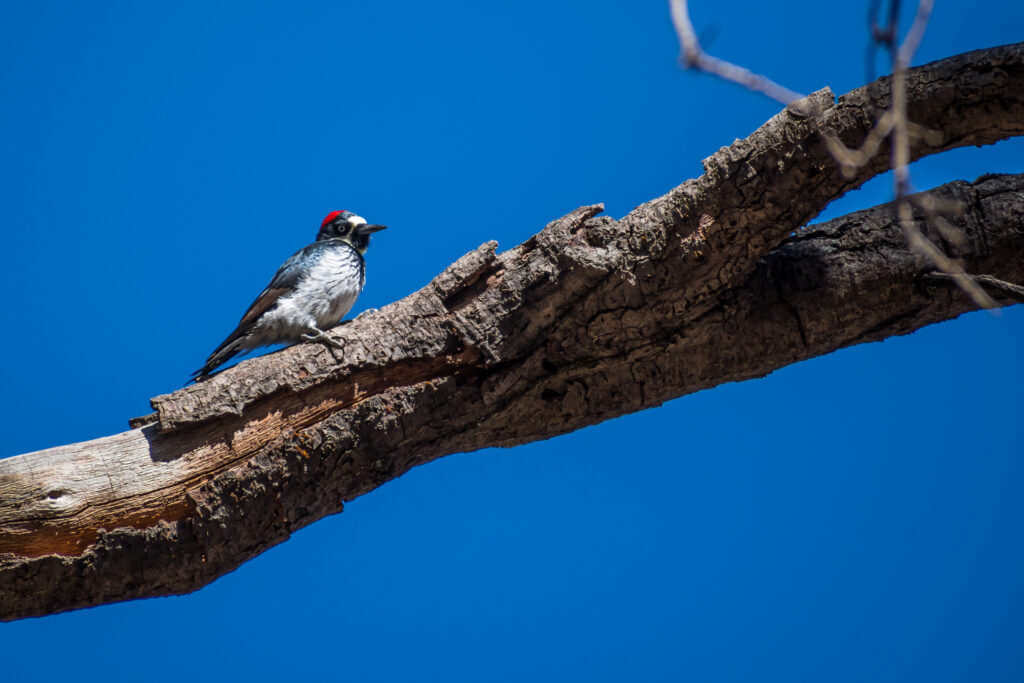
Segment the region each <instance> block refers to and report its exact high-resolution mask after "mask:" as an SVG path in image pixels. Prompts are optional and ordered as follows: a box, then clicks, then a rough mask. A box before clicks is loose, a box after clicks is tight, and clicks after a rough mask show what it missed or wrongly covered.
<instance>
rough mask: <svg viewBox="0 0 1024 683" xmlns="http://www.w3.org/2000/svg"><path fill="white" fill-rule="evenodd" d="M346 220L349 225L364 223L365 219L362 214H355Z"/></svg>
mask: <svg viewBox="0 0 1024 683" xmlns="http://www.w3.org/2000/svg"><path fill="white" fill-rule="evenodd" d="M348 222H349V224H350V225H366V219H365V218H363V217H362V216H356V215H352V216H349V217H348Z"/></svg>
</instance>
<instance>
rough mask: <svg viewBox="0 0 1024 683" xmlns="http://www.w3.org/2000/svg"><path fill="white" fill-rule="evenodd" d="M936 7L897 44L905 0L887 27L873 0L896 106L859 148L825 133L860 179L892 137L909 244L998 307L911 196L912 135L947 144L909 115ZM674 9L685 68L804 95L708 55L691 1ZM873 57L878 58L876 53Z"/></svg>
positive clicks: (978, 299) (943, 227)
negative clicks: (911, 89) (919, 56)
mask: <svg viewBox="0 0 1024 683" xmlns="http://www.w3.org/2000/svg"><path fill="white" fill-rule="evenodd" d="M933 6H934V0H920V1H919V3H918V6H917V12H916V13H915V15H914V22H913V24H912V25H911V27H910V29H909V30H908V31H907V35H906V36H905V37H904V39H903V42H902V43H899V44H897V37H898V35H899V12H900V0H890V3H889V16H888V23H887V25H886V26H884V27H882V26H881V25H880V24H879V23H878V15H879V14H880V12H881V0H871V5H870V9H869V13H868V17H869V22H870V24H871V37H872V45H883V46H885V48H886V49H887V50H888V52H889V56H890V61H891V63H892V78H891V80H890V88H891V103H890V106H889V108H888V109H886V110H885V112H884V113H883V114H882V115H881V116H880V117H879V119H878V121H877V122H876V123H875V125H874V127H872V129H871V130H870V131H868V134H867V136H866V137H865V139H864V142H863V143H862V144H861V146H860V147H858V148H856V149H851V148H849V147H847V146H846V145H845V144H844V143H843V142H842V140H840V139H839V137H838V136H837V135H836V134H835V133H834V132H832V131H828V130H826V131H822V133H821V136H822V139H823V140H824V141H825V146H826V147H827V148H828V150H829V153H830V154H831V155H832V157H833V158H834V159H835V161H836V163H837V164H838V165H839V167H840V170H841V172H842V173H843V176H844V177H846V178H853V177H855V176H856V172H857V170H858V169H859V168H862V167H863V166H864V165H866V164H867V163H868V162H869V161H870V160H871V159H872V158H874V156H875V155H876V154H877V153H878V150H879V148H880V147H881V145H882V143H883V142H884V141H885V140H886V139H887V138H888V139H889V140H891V153H890V159H891V168H892V171H893V193H894V194H895V196H896V198H897V199H898V200H900V203H899V211H898V213H899V216H900V220H901V223H902V224H903V234H904V237H905V239H906V241H907V245H908V246H909V247H910V249H911V250H912V251H915V252H917V253H919V254H921V255H923V256H924V257H926V258H927V259H928V260H929V261H931V263H932V265H934V266H935V267H936V268H938V269H939V270H940V271H943V272H945V273H948V274H949V276H950V277H951V278H952V279H953V280H954V281H955V282H956V283H957V284H958V285H959V286H960V287H961V288H962V289H963V290H964V292H965V293H967V295H968V296H970V297H971V299H972V300H973V301H974V303H975V304H977V305H978V306H980V307H982V308H995V307H997V305H998V304H996V302H995V301H994V300H993V299H992V298H991V297H990V296H988V294H986V293H985V291H984V290H983V289H982V288H981V287H980V286H978V284H977V283H976V282H975V281H974V280H972V279H971V277H970V276H969V275H968V274H967V273H965V272H964V270H963V268H961V267H960V265H959V264H958V263H957V262H956V261H954V260H953V259H951V258H949V256H947V255H946V254H945V253H944V252H943V251H942V249H940V248H939V247H937V246H936V245H935V244H933V243H932V242H931V240H929V239H928V238H927V237H926V236H925V235H924V233H922V232H921V230H920V228H919V227H918V225H917V223H916V222H915V221H914V216H913V209H912V207H911V203H910V200H908V199H907V198H908V197H909V196H910V194H911V193H912V192H913V184H912V183H911V180H910V140H911V138H922V139H924V140H925V141H927V142H929V143H930V144H938V143H940V142H941V133H938V132H937V131H932V130H928V129H927V128H924V127H922V126H919V125H917V124H915V123H913V122H912V121H910V119H909V118H908V116H907V93H906V70H907V67H908V66H909V65H910V61H911V60H912V59H913V56H914V54H915V53H916V52H917V49H918V47H919V46H920V44H921V40H922V38H923V37H924V33H925V29H926V28H927V26H928V19H929V18H930V17H931V12H932V8H933ZM669 9H670V11H671V14H672V23H673V25H674V26H675V29H676V34H677V35H678V37H679V45H680V51H679V61H680V63H681V64H682V66H683V67H684V68H687V69H696V70H698V71H705V72H708V73H711V74H714V75H716V76H718V77H719V78H723V79H725V80H727V81H730V82H733V83H736V84H738V85H742V86H744V87H745V88H747V89H749V90H752V91H755V92H759V93H762V94H764V95H767V96H768V97H771V98H772V99H774V100H777V101H778V102H781V103H782V104H785V105H792V104H793V102H794V101H795V100H798V99H801V98H802V96H801V95H800V94H799V93H797V92H795V91H793V90H790V89H789V88H786V87H785V86H782V85H779V84H778V83H775V82H774V81H772V80H770V79H769V78H767V77H765V76H762V75H760V74H755V73H754V72H752V71H750V70H749V69H745V68H743V67H740V66H737V65H735V64H732V63H730V62H726V61H724V60H721V59H718V58H717V57H712V56H710V55H708V54H707V53H705V52H704V50H703V49H701V46H700V42H699V41H698V40H697V33H696V31H695V30H694V28H693V22H692V21H691V20H690V13H689V7H688V5H687V0H669ZM870 56H871V59H872V60H873V59H874V56H873V54H871V55H870ZM872 64H873V62H872ZM920 208H921V209H922V210H923V211H924V212H925V214H926V219H927V220H928V222H929V223H931V224H932V225H933V226H934V227H935V228H936V229H937V230H938V231H939V232H940V233H941V234H942V236H943V238H944V239H946V240H947V241H948V242H951V243H954V244H957V243H962V241H963V238H962V237H961V236H960V234H959V231H958V230H957V229H956V228H955V227H954V226H953V225H952V224H950V223H949V222H948V221H946V220H944V219H942V218H941V217H940V216H939V215H938V214H937V213H936V212H935V210H934V208H933V207H926V206H923V205H920Z"/></svg>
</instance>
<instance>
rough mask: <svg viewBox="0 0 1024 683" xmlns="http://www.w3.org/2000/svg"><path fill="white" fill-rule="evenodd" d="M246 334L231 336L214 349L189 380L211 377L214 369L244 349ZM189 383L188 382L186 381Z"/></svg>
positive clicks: (197, 380) (195, 380)
mask: <svg viewBox="0 0 1024 683" xmlns="http://www.w3.org/2000/svg"><path fill="white" fill-rule="evenodd" d="M244 344H245V336H244V335H242V336H238V337H236V336H234V335H232V336H230V337H228V338H227V339H225V340H224V343H222V344H221V345H220V346H218V347H217V348H216V349H214V350H213V353H211V354H210V357H209V358H207V359H206V363H204V364H203V367H201V368H199V369H198V370H196V371H195V372H193V373H192V376H191V377H190V378H189V382H200V381H202V380H204V379H206V378H207V377H209V376H210V375H211V374H212V373H213V371H214V370H216V369H217V368H218V367H220V366H221V365H223V364H224V363H227V362H228V361H229V360H231V359H232V358H234V357H235V356H237V355H238V354H239V353H241V352H242V351H244V350H245V349H244ZM186 384H187V382H186Z"/></svg>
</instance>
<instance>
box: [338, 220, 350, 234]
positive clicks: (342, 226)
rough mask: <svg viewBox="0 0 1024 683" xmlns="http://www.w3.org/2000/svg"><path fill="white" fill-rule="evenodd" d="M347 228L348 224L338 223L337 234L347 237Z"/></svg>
mask: <svg viewBox="0 0 1024 683" xmlns="http://www.w3.org/2000/svg"><path fill="white" fill-rule="evenodd" d="M349 227H350V226H349V224H348V223H339V224H338V234H339V235H341V236H345V235H347V234H348V229H349Z"/></svg>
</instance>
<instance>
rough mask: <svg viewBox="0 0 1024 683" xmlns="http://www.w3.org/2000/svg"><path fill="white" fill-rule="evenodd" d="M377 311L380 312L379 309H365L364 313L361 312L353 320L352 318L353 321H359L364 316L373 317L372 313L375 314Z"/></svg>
mask: <svg viewBox="0 0 1024 683" xmlns="http://www.w3.org/2000/svg"><path fill="white" fill-rule="evenodd" d="M379 310H380V309H379V308H367V309H366V310H365V311H363V312H362V313H360V314H359V315H357V316H356V317H355V318H353V320H359V319H360V318H363V317H365V316H368V315H373V314H374V313H376V312H377V311H379Z"/></svg>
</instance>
